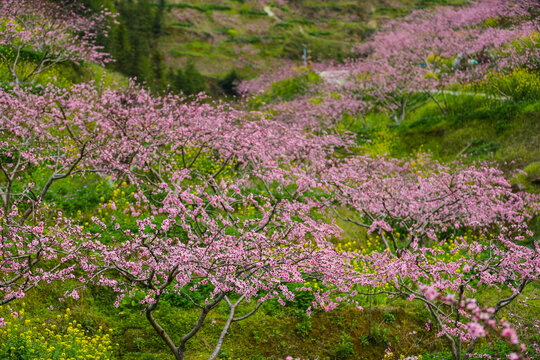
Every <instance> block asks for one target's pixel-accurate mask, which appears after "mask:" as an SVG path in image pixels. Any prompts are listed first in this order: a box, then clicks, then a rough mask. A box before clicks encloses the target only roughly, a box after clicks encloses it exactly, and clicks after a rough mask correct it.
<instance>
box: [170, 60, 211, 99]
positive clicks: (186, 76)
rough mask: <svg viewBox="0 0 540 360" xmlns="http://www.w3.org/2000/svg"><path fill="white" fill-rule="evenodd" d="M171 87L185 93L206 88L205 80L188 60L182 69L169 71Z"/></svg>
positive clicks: (196, 91)
mask: <svg viewBox="0 0 540 360" xmlns="http://www.w3.org/2000/svg"><path fill="white" fill-rule="evenodd" d="M169 80H170V83H171V89H172V90H173V91H175V92H182V93H184V94H186V95H194V94H198V93H200V92H201V91H205V90H206V81H205V79H204V77H203V76H202V75H201V73H200V72H199V70H197V68H196V67H195V64H194V63H193V62H189V63H188V64H187V65H186V67H185V68H184V69H178V70H176V71H171V72H170V73H169Z"/></svg>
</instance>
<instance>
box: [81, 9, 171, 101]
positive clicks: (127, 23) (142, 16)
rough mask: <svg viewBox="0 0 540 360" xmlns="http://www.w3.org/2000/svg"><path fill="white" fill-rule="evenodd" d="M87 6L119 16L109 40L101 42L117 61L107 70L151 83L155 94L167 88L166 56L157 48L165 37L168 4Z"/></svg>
mask: <svg viewBox="0 0 540 360" xmlns="http://www.w3.org/2000/svg"><path fill="white" fill-rule="evenodd" d="M86 5H87V6H88V7H89V8H90V9H93V10H94V11H97V10H99V9H100V8H101V6H105V7H107V8H109V9H111V10H113V11H116V12H117V13H118V16H117V17H116V19H115V20H116V22H117V23H115V24H113V25H112V26H111V28H110V30H109V36H108V37H106V38H105V37H103V38H100V39H99V42H100V43H101V44H102V45H104V46H105V51H107V52H108V53H109V54H111V56H112V57H113V58H114V60H115V61H114V62H112V63H110V64H109V65H108V66H109V67H110V68H112V69H114V70H116V71H118V72H120V73H122V74H124V75H127V76H129V77H134V78H136V79H137V81H139V82H146V83H148V85H149V86H150V88H151V89H153V90H162V89H163V88H165V85H164V75H163V69H164V65H163V55H162V54H161V53H160V51H159V49H158V48H157V39H158V38H159V36H161V35H162V34H163V29H164V24H163V16H164V11H165V7H166V1H165V0H159V2H157V3H154V2H151V1H149V0H139V1H133V0H125V1H119V2H117V3H116V6H114V5H113V4H112V2H110V1H109V0H105V1H104V0H86ZM159 68H160V69H159Z"/></svg>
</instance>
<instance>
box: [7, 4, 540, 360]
mask: <svg viewBox="0 0 540 360" xmlns="http://www.w3.org/2000/svg"><path fill="white" fill-rule="evenodd" d="M1 4H2V7H1V10H2V12H3V14H5V19H6V21H5V22H4V23H3V24H2V25H1V26H2V28H1V29H2V33H5V34H6V36H5V37H3V39H4V40H2V41H4V43H2V45H3V46H4V47H7V48H9V49H11V50H13V51H15V53H16V54H18V55H16V56H15V57H14V58H12V57H9V56H7V55H5V52H2V54H3V56H4V61H5V62H6V63H7V64H8V67H9V68H10V71H11V72H12V75H13V79H14V81H15V83H16V84H15V87H14V88H12V89H9V90H6V89H1V90H0V197H1V209H0V303H2V304H4V303H9V302H11V301H13V300H15V299H17V298H21V297H24V296H25V295H26V294H27V293H28V292H29V291H30V290H31V289H32V288H35V287H36V286H37V285H39V284H40V283H42V282H47V283H50V282H52V281H55V280H62V281H65V280H68V279H69V280H71V282H70V284H74V285H73V286H72V287H71V288H69V290H68V291H67V293H66V295H67V296H71V297H73V298H78V297H79V293H80V292H81V291H84V288H85V286H86V285H87V284H94V285H99V286H103V287H105V288H110V289H111V290H112V291H114V292H116V293H117V294H118V300H117V302H116V305H118V304H119V302H120V301H121V300H122V298H123V297H125V296H126V295H127V296H132V295H134V294H135V293H136V292H137V291H143V292H144V293H145V298H144V300H143V301H142V305H143V306H144V313H145V316H146V318H147V319H148V321H149V323H150V324H151V325H152V327H153V328H154V329H155V330H156V332H157V334H158V335H159V336H160V337H161V338H162V339H163V341H164V342H165V343H166V345H167V346H168V348H169V349H170V351H171V352H172V353H173V354H174V356H175V358H177V359H183V358H184V357H185V352H186V344H187V342H188V341H189V340H190V339H192V338H193V336H195V335H196V334H197V333H198V331H199V330H200V329H201V328H202V326H203V325H204V322H205V319H206V318H207V316H208V314H209V313H210V312H211V311H212V310H214V309H215V308H216V307H217V306H219V305H220V304H226V305H227V306H228V308H229V310H230V311H229V316H228V318H227V320H226V322H225V324H224V325H223V328H222V332H221V336H220V337H219V340H218V342H217V343H216V344H215V350H214V351H213V353H212V355H211V356H210V359H215V358H217V356H218V354H219V351H220V349H221V346H222V345H223V342H224V340H225V337H226V334H227V332H228V330H229V328H230V326H231V325H232V324H233V323H234V322H237V321H241V320H243V319H245V318H247V317H249V316H250V315H252V314H253V313H255V311H257V309H258V308H259V307H260V305H261V304H262V303H263V302H264V301H267V300H269V299H278V301H280V302H283V301H284V300H294V297H295V294H296V293H297V292H301V291H309V292H313V293H315V298H316V301H315V302H314V304H313V307H314V308H323V309H326V310H330V309H332V308H334V307H335V306H337V304H338V303H340V302H344V301H355V296H356V295H361V294H362V293H364V291H363V289H365V288H370V289H374V290H375V291H377V292H380V293H387V294H388V295H389V296H390V297H392V296H404V297H406V298H408V299H410V300H412V299H418V300H420V301H422V302H423V303H424V304H425V306H426V307H427V309H428V310H429V311H430V313H431V314H432V316H433V317H434V319H435V320H436V322H437V324H436V326H438V328H439V331H440V335H441V336H444V337H445V338H446V339H447V340H448V342H449V345H450V349H451V352H452V355H453V357H454V359H461V358H462V347H463V346H464V345H463V344H464V343H467V344H468V348H467V349H466V351H465V358H468V357H469V356H470V354H471V353H472V352H473V351H474V349H475V345H476V343H477V341H478V340H477V339H478V338H480V337H483V336H485V335H486V333H487V331H488V330H489V329H491V330H493V331H497V332H498V333H499V334H500V335H501V336H503V338H505V339H507V340H508V341H509V343H511V344H514V345H519V339H518V338H517V336H516V334H515V333H514V332H513V330H512V329H511V327H510V325H509V324H507V323H501V324H499V323H498V322H497V318H496V315H497V314H498V313H499V312H500V310H501V309H503V308H504V307H505V306H507V305H508V304H510V303H511V302H512V301H513V300H514V299H515V298H517V297H518V296H519V295H520V293H522V292H523V290H524V289H525V287H526V286H527V285H528V284H529V283H531V282H533V281H536V280H538V274H539V273H540V252H539V251H540V249H539V247H538V244H537V242H535V241H534V240H533V238H532V236H533V234H532V233H531V231H530V230H529V229H528V227H527V221H528V220H529V219H530V218H531V217H532V216H534V215H535V214H536V213H537V212H538V199H537V198H535V197H533V196H530V195H527V194H523V193H519V194H515V193H513V192H512V191H511V188H510V186H509V184H508V182H507V181H506V180H505V179H504V177H503V175H502V173H501V172H500V171H498V170H497V169H496V168H494V167H492V166H491V165H490V164H484V163H482V164H474V165H464V164H461V163H452V164H446V165H445V164H441V163H439V162H437V161H434V160H431V159H429V158H427V157H420V158H418V159H415V160H411V161H398V160H392V159H386V158H373V157H366V156H358V155H355V154H354V153H353V152H352V146H353V145H354V143H355V142H354V138H353V137H352V136H351V135H350V134H348V133H347V132H344V131H343V130H342V129H339V128H338V125H339V123H340V121H341V117H342V115H343V113H347V112H348V113H350V114H356V113H358V112H360V111H365V109H366V108H367V107H368V106H369V105H367V103H366V102H365V100H364V99H363V98H359V97H358V96H357V94H356V93H355V92H354V91H352V92H349V93H341V94H339V93H338V94H336V93H334V92H333V91H334V90H335V89H337V88H338V86H337V85H336V87H335V88H332V87H330V86H328V87H326V88H325V89H319V92H320V91H322V90H325V96H326V98H325V102H324V103H322V104H321V103H317V101H315V102H314V101H313V100H312V99H311V100H310V99H298V100H297V101H295V102H294V103H290V104H281V105H278V106H273V107H272V108H271V112H270V114H271V115H272V116H271V115H269V112H268V111H266V112H249V111H241V110H237V109H234V108H232V107H231V106H229V105H227V104H224V103H220V102H210V101H209V100H208V99H204V97H201V98H199V99H195V100H193V99H190V100H188V99H185V98H183V97H180V96H176V95H164V96H155V95H153V94H151V93H149V92H148V91H146V90H145V89H143V88H142V87H139V86H136V85H134V84H133V83H131V84H130V85H129V86H127V87H126V88H124V89H122V88H120V87H117V88H106V87H104V86H103V85H102V84H97V83H87V84H78V85H74V86H73V87H71V88H70V89H58V88H55V87H54V86H52V85H49V86H37V87H33V88H31V89H23V88H21V87H19V86H17V83H23V82H26V83H28V82H30V83H31V82H32V81H33V79H35V75H36V74H37V73H38V72H39V71H42V70H43V69H44V68H45V67H47V66H49V65H52V64H54V63H58V62H61V61H69V60H71V61H77V60H82V59H84V60H89V61H98V62H101V61H103V60H104V59H105V54H102V53H101V52H100V49H99V48H98V47H96V46H95V45H94V43H93V41H92V40H93V38H94V37H95V33H94V32H91V31H90V29H93V28H94V27H95V25H96V24H98V23H101V22H102V21H103V17H104V16H105V15H106V14H107V12H106V11H104V12H103V13H102V14H99V15H97V16H96V17H92V18H91V20H87V19H86V18H84V17H80V16H78V15H76V14H75V13H72V12H71V10H65V8H64V7H61V6H58V5H53V4H51V3H49V2H46V1H39V2H37V1H34V0H29V1H25V2H23V3H22V6H18V7H15V6H14V4H15V2H13V1H3V2H1ZM479 4H482V6H483V7H482V6H481V7H480V8H479V9H486V7H487V5H490V6H492V7H493V8H492V7H487V9H490V11H491V10H493V9H498V10H497V11H496V12H489V11H487V10H486V12H484V13H480V10H479V9H476V10H474V11H473V10H468V9H465V10H461V11H464V13H463V14H466V13H468V14H470V17H471V18H474V16H473V15H474V14H477V15H478V14H480V15H481V16H480V15H479V16H480V18H481V19H486V17H493V16H499V15H501V14H502V15H505V14H507V13H504V12H503V13H501V12H500V11H503V10H504V11H507V8H506V7H500V2H497V1H482V2H480V3H479ZM38 5H41V6H39V7H37V8H38V9H42V10H43V13H42V12H39V11H38V12H36V13H32V12H31V11H30V10H29V9H32V7H33V6H38ZM495 5H497V6H495ZM476 6H480V5H476ZM51 9H57V10H58V11H55V12H54V13H52V12H51V11H52V10H51ZM501 9H502V10H501ZM65 11H69V14H71V15H73V16H67V15H66V12H65ZM452 11H455V10H452ZM468 11H469V12H468ZM521 11H522V8H521V7H513V8H512V13H511V14H509V15H508V16H511V19H514V18H515V17H516V16H521V17H525V18H527V13H525V12H521ZM441 14H446V13H445V12H444V11H441ZM460 14H461V13H460ZM486 14H488V15H486ZM56 15H58V16H59V17H58V18H56V17H55V16H56ZM66 16H67V17H66ZM441 16H442V15H441ZM445 16H446V17H445V19H447V20H448V21H450V20H452V21H454V20H453V19H454V18H455V17H456V15H455V13H452V14H450V15H448V14H447V15H445ZM505 16H506V15H505ZM55 19H58V20H55ZM422 19H425V17H424V16H423V15H421V14H418V13H416V14H413V15H411V17H409V18H407V19H406V20H405V21H406V23H410V24H411V27H412V28H414V26H416V23H417V22H420V21H421V20H422ZM422 21H424V20H422ZM456 21H457V20H456ZM462 21H464V23H463V24H461V23H459V24H454V23H451V24H450V25H448V24H447V25H445V26H461V27H466V28H471V29H474V26H473V25H475V24H478V22H479V21H480V20H474V21H476V22H472V20H470V19H462ZM413 25H414V26H413ZM43 26H46V28H43ZM393 26H395V25H393ZM445 29H446V27H445ZM411 31H412V30H411ZM437 31H438V30H437ZM471 31H472V30H471ZM520 31H521V30H520ZM60 32H61V34H62V35H61V36H57V35H59V34H60ZM434 32H436V30H433V33H434ZM81 33H82V34H86V35H80V34H81ZM55 34H57V35H55ZM384 34H385V33H384V32H383V33H382V34H381V35H380V36H381V38H380V40H381V41H383V40H384V39H386V40H384V41H387V42H388V41H391V40H392V36H390V35H389V34H387V35H386V37H384V36H385V35H384ZM475 34H476V33H475ZM516 34H521V33H520V32H519V31H517V32H516ZM426 36H427V35H426ZM440 36H443V33H441V34H440ZM475 36H479V35H478V34H477V35H475ZM516 36H517V35H516ZM510 38H512V39H513V38H515V37H511V36H510V35H509V37H508V39H510ZM443 40H444V39H443V38H441V44H443V43H444V41H443ZM505 41H507V40H505ZM441 46H442V45H441ZM482 48H483V47H482ZM387 49H388V50H389V51H390V52H391V49H392V47H391V46H388V47H387ZM29 50H32V51H34V52H36V53H37V58H38V60H37V62H34V63H33V64H34V65H35V64H37V67H36V70H35V71H32V72H31V73H30V74H29V75H28V74H27V75H24V76H22V77H21V75H20V72H18V71H17V70H16V69H17V66H18V61H19V60H18V58H19V56H20V54H22V53H23V52H25V51H29ZM430 51H434V50H433V49H431V50H430ZM451 52H454V51H451ZM416 54H420V52H418V53H416ZM437 54H438V55H437V56H446V57H451V56H452V55H451V54H450V53H448V54H446V53H443V52H442V51H438V52H437ZM372 56H374V55H372ZM389 58H390V57H389ZM387 65H388V63H387ZM354 66H357V64H354ZM379 70H380V71H383V69H382V68H379ZM379 70H377V71H379ZM388 71H390V70H388ZM395 71H396V70H395V68H392V72H390V73H388V72H386V73H381V76H379V77H380V78H381V79H382V78H384V77H383V76H382V74H387V75H388V77H387V78H384V80H381V81H389V80H388V79H391V77H392V74H396V72H395ZM403 71H404V72H405V69H403ZM374 74H375V73H373V74H371V75H367V76H368V77H369V78H371V79H372V80H374ZM377 74H378V73H377ZM409 75H410V74H409V73H407V76H409ZM437 81H439V80H437ZM374 84H376V81H375V82H374ZM379 85H380V84H379ZM379 85H376V86H379ZM394 85H395V84H394ZM404 86H405V85H404ZM395 90H396V91H397V90H400V91H401V88H400V87H398V88H396V89H395ZM415 91H417V90H415ZM394 93H395V92H394ZM370 95H371V96H374V94H373V93H371V94H370ZM328 99H331V100H332V101H326V100H328ZM202 100H204V101H202ZM91 174H98V175H99V176H101V178H102V180H103V181H105V178H107V179H109V181H111V183H112V184H113V186H116V185H118V184H120V183H125V184H129V186H131V187H132V188H133V189H134V191H133V192H132V193H131V194H130V195H127V196H126V197H125V199H124V202H123V203H122V204H116V203H115V202H113V201H111V202H110V203H108V204H104V205H103V206H106V207H108V208H109V209H110V211H111V215H110V216H107V217H106V218H98V217H97V216H96V217H94V218H93V219H92V221H93V226H91V227H84V226H82V224H80V222H79V220H77V219H72V218H69V216H66V215H64V214H62V213H61V212H59V211H58V210H57V209H55V207H54V204H53V203H51V202H49V201H47V194H48V193H49V192H50V191H51V188H54V186H55V185H56V184H57V183H59V182H61V181H65V180H66V179H68V178H80V179H81V180H82V181H92V180H91V179H95V176H94V175H92V176H91ZM94 181H95V180H94ZM115 184H116V185H115ZM338 220H341V221H343V220H345V221H348V222H351V223H353V224H356V225H358V226H360V227H364V228H366V229H368V232H369V233H376V234H378V235H379V238H380V243H376V244H375V245H374V246H373V247H372V248H369V249H363V250H362V249H361V250H358V251H354V252H344V251H338V249H337V248H336V247H335V246H334V244H333V240H335V239H336V238H339V237H340V236H342V232H343V230H342V229H341V228H340V227H339V226H338V225H337V221H338ZM307 280H316V281H318V282H319V284H320V288H319V290H315V289H312V288H311V287H306V286H304V283H305V281H307ZM291 284H292V287H293V288H294V289H295V291H291V290H290V289H291V287H290V285H291ZM287 285H289V286H287ZM208 287H210V289H211V291H210V293H209V295H208V296H207V297H206V298H205V299H204V301H202V302H200V303H199V302H197V301H195V300H193V299H191V297H190V295H189V294H190V293H192V292H194V291H199V290H201V289H203V288H204V289H207V288H208ZM485 288H498V289H500V290H501V291H502V292H501V296H500V298H499V299H497V301H496V302H495V303H494V304H491V305H489V306H491V307H487V306H486V307H485V308H483V307H480V306H479V305H478V304H476V302H475V300H474V299H475V296H476V294H477V293H479V292H481V291H482V290H484V289H485ZM370 293H371V294H372V293H373V291H371V292H370ZM166 294H177V295H179V296H185V297H187V298H189V299H190V300H192V301H193V303H194V305H195V306H196V307H198V308H199V309H200V317H199V319H198V321H197V323H196V324H193V328H192V329H191V330H190V331H189V332H188V333H186V334H185V335H184V336H183V337H182V338H181V339H174V338H172V337H171V336H170V335H169V331H168V329H166V328H164V326H163V325H162V324H161V323H160V321H159V318H157V317H156V316H155V314H156V310H157V309H159V306H160V303H161V302H162V301H163V300H162V299H163V296H164V295H166ZM0 320H1V319H0ZM521 351H522V349H521V348H519V347H517V348H516V353H515V355H513V356H514V357H515V358H519V357H520V356H521V355H520V352H521Z"/></svg>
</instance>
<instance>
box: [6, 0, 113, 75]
mask: <svg viewBox="0 0 540 360" xmlns="http://www.w3.org/2000/svg"><path fill="white" fill-rule="evenodd" d="M85 12H86V10H85V9H84V7H82V6H78V5H74V4H73V3H72V2H69V1H58V2H52V1H42V0H32V1H30V0H24V1H18V0H2V1H0V17H1V18H2V23H1V24H0V32H1V33H2V37H1V38H0V46H1V47H2V48H1V51H0V58H1V59H2V60H3V62H4V64H5V65H6V66H7V67H8V70H9V73H10V74H11V77H12V79H11V80H12V81H13V82H14V83H15V84H17V85H18V84H19V83H27V82H29V83H34V81H35V79H36V77H37V76H38V75H39V74H40V73H42V72H44V71H46V70H47V69H49V68H51V67H53V66H55V65H57V64H60V63H65V62H68V61H72V62H80V61H90V62H96V63H100V64H102V63H104V62H107V61H108V60H109V59H108V55H107V54H106V53H105V52H103V49H102V47H100V46H97V45H96V44H95V40H96V37H97V36H98V33H101V34H105V35H106V30H107V24H108V19H109V18H110V17H111V16H112V14H111V13H110V12H108V11H107V10H105V9H104V10H103V11H102V12H101V13H100V14H92V15H91V16H85V14H84V13H85ZM87 15H88V14H87Z"/></svg>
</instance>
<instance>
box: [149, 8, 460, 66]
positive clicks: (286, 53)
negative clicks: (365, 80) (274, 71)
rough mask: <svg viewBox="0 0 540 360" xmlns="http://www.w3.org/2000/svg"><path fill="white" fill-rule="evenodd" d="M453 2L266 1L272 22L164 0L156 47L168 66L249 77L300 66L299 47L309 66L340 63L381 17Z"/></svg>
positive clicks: (257, 13) (238, 11)
mask: <svg viewBox="0 0 540 360" xmlns="http://www.w3.org/2000/svg"><path fill="white" fill-rule="evenodd" d="M455 2H456V0H439V1H427V0H400V1H389V0H365V1H350V0H349V1H344V0H339V1H317V0H295V1H289V2H288V5H279V3H278V2H277V1H269V2H268V3H269V4H270V6H269V8H270V9H271V11H272V12H273V13H274V14H275V16H276V18H274V17H270V16H268V14H267V13H266V12H265V11H264V9H263V6H262V5H261V4H260V1H250V0H242V1H240V0H210V1H198V0H167V11H166V16H165V24H166V35H165V36H163V37H162V39H161V41H160V48H161V49H162V50H163V52H164V53H165V54H166V59H165V61H166V63H167V64H168V65H170V66H172V67H178V66H183V65H185V63H186V62H187V61H190V60H191V61H194V62H195V63H196V64H197V67H198V69H199V70H200V71H201V72H202V73H203V74H205V75H210V76H212V75H221V74H224V73H226V72H227V71H229V70H231V69H238V70H240V73H241V74H243V75H244V76H253V75H255V74H257V73H259V72H260V71H261V70H266V69H268V68H274V67H277V66H279V61H281V60H282V59H283V58H289V59H293V60H298V61H300V60H301V56H302V52H303V46H304V45H306V46H307V48H308V50H309V51H310V56H311V58H312V59H313V60H315V61H324V60H332V59H338V60H342V59H344V58H345V57H346V56H347V55H348V54H349V52H350V49H351V48H352V46H354V44H356V43H358V42H359V41H361V40H362V39H363V38H365V37H366V36H368V35H369V34H370V33H371V32H372V31H374V29H375V28H376V27H377V25H378V24H379V23H380V21H382V20H383V19H384V18H388V17H390V16H396V15H400V14H404V13H406V12H407V11H408V10H409V9H411V8H412V7H418V6H426V5H429V4H433V3H455ZM458 2H459V1H458Z"/></svg>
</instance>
